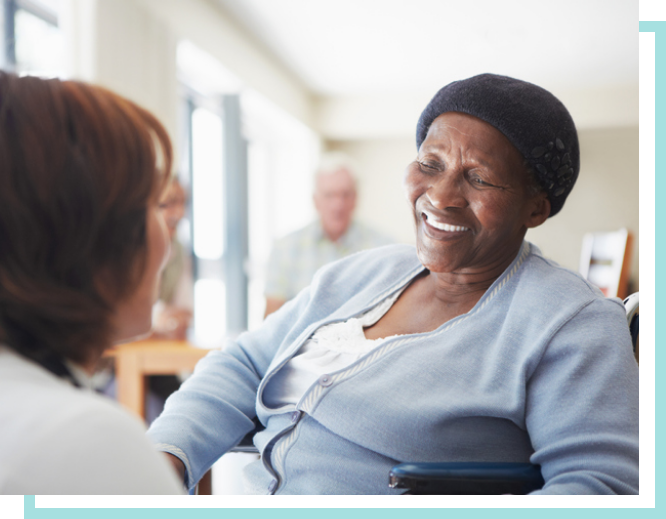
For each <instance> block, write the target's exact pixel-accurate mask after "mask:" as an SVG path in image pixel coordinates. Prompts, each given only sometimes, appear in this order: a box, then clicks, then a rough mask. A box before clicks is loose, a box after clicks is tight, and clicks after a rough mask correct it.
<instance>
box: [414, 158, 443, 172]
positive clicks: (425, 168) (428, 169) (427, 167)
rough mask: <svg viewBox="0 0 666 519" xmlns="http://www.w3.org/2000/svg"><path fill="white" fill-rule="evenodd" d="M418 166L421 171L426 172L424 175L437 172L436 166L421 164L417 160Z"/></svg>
mask: <svg viewBox="0 0 666 519" xmlns="http://www.w3.org/2000/svg"><path fill="white" fill-rule="evenodd" d="M417 162H418V164H419V166H420V167H421V170H422V171H424V172H426V173H434V172H436V171H438V168H437V166H434V165H432V164H428V163H427V162H421V161H420V160H417Z"/></svg>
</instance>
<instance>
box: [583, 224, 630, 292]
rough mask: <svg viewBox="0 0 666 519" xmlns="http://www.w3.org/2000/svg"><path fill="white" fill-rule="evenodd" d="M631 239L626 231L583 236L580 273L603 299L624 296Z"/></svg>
mask: <svg viewBox="0 0 666 519" xmlns="http://www.w3.org/2000/svg"><path fill="white" fill-rule="evenodd" d="M632 244H633V236H632V234H631V232H629V231H628V230H627V229H620V230H619V231H615V232H594V233H587V234H586V235H585V236H584V237H583V247H582V250H581V255H580V268H579V272H580V274H581V275H582V276H583V277H584V278H585V279H587V280H588V281H589V282H590V283H592V284H593V285H596V286H598V287H599V288H600V289H601V291H602V292H603V293H604V295H605V296H606V297H619V298H621V299H622V298H625V297H627V291H628V285H629V271H630V267H631V250H632Z"/></svg>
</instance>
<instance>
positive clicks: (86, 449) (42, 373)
mask: <svg viewBox="0 0 666 519" xmlns="http://www.w3.org/2000/svg"><path fill="white" fill-rule="evenodd" d="M70 367H71V368H72V371H73V375H74V376H75V377H76V378H77V380H78V381H80V382H81V384H82V385H83V386H84V388H85V389H79V388H75V387H74V386H73V385H72V384H71V383H69V382H68V381H66V380H64V379H60V378H58V377H56V376H54V375H53V374H51V373H50V372H48V371H47V370H45V369H44V368H42V367H41V366H38V365H37V364H35V363H33V362H30V361H28V360H26V359H24V358H23V357H21V356H20V355H18V354H17V353H15V352H14V351H12V350H11V349H9V348H7V347H6V346H3V345H1V344H0V424H1V426H0V494H19V495H21V494H22V495H33V494H35V495H44V494H182V493H183V490H184V489H183V486H182V485H181V484H180V483H179V482H178V478H177V477H176V475H175V472H174V471H173V469H172V468H171V467H170V465H169V464H168V462H167V461H166V460H165V459H164V456H163V455H162V454H160V453H157V452H156V451H155V449H154V448H153V446H152V445H151V444H150V442H149V441H148V439H147V438H146V436H145V434H144V433H145V428H144V426H143V424H142V423H141V422H140V420H139V419H137V418H135V417H133V416H132V415H130V414H129V413H128V412H127V411H125V410H123V409H122V408H121V407H120V406H119V405H118V404H116V403H115V402H113V401H111V400H109V399H107V398H105V397H102V396H100V395H97V394H96V393H94V392H92V391H91V390H89V389H87V387H89V379H88V377H87V376H86V375H85V373H84V372H83V371H82V370H81V369H79V368H77V367H75V366H72V365H70Z"/></svg>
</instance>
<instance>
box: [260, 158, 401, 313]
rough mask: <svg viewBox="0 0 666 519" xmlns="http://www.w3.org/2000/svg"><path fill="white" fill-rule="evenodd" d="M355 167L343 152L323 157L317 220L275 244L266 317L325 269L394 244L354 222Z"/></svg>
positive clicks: (316, 200)
mask: <svg viewBox="0 0 666 519" xmlns="http://www.w3.org/2000/svg"><path fill="white" fill-rule="evenodd" d="M355 169H356V168H355V166H354V164H353V162H352V160H351V158H350V157H348V156H346V155H345V154H343V153H340V152H334V153H329V154H326V155H324V157H323V158H322V161H321V163H320V165H319V168H318V169H317V172H316V176H315V186H314V194H313V196H312V198H313V201H314V206H315V209H316V210H317V214H318V218H317V219H316V220H315V221H313V222H312V223H310V224H308V225H307V226H306V227H304V228H303V229H300V230H298V231H296V232H293V233H291V234H289V235H287V236H285V237H284V238H282V239H280V240H278V241H276V242H275V244H274V246H273V251H272V252H271V256H270V259H269V261H268V271H267V275H266V289H265V294H266V316H268V315H269V314H271V313H273V312H275V311H276V310H277V309H278V308H280V307H281V306H282V305H283V304H284V303H285V302H286V301H288V300H289V299H291V298H292V297H294V296H295V295H296V294H298V292H300V291H301V290H302V289H303V288H305V287H306V286H308V285H309V284H310V281H311V279H312V276H313V275H314V273H315V272H316V271H317V270H318V269H319V268H320V267H322V266H324V265H325V264H327V263H330V262H332V261H335V260H338V259H340V258H342V257H344V256H347V255H349V254H352V253H354V252H359V251H361V250H365V249H371V248H373V247H380V246H382V245H387V244H389V243H391V242H392V240H391V239H390V238H388V237H387V236H385V235H383V234H381V233H379V232H378V231H375V230H373V229H371V228H369V227H366V226H365V225H363V224H361V223H359V222H357V221H354V219H353V216H354V209H355V208H356V195H357V192H356V175H355Z"/></svg>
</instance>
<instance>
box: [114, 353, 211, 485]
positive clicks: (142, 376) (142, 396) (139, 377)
mask: <svg viewBox="0 0 666 519" xmlns="http://www.w3.org/2000/svg"><path fill="white" fill-rule="evenodd" d="M209 351H210V350H205V349H201V348H195V347H194V346H192V345H191V344H190V343H188V342H187V341H154V340H146V341H136V342H130V343H127V344H121V345H118V346H116V347H115V348H113V349H111V350H107V352H106V353H105V354H104V356H105V357H110V358H113V359H114V362H115V366H116V399H117V400H118V402H119V403H120V404H122V405H123V406H124V407H125V408H127V409H129V410H130V411H132V412H133V413H136V414H137V415H138V416H140V417H141V418H142V419H145V418H146V387H147V378H146V377H148V376H150V375H177V374H179V373H181V372H183V371H192V370H193V369H194V366H195V365H196V363H197V362H199V360H200V359H201V358H203V357H205V356H206V354H207V353H208V352H209ZM211 491H212V477H211V471H210V470H209V471H208V472H206V474H204V476H203V477H202V478H201V481H199V485H198V493H199V494H201V495H210V494H211Z"/></svg>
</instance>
